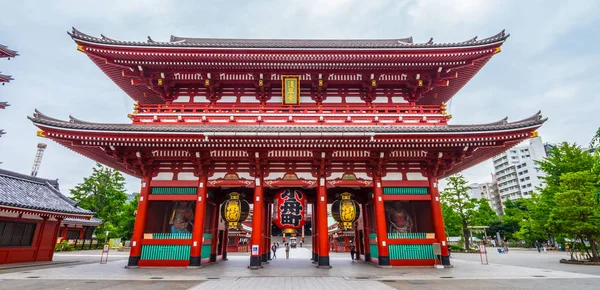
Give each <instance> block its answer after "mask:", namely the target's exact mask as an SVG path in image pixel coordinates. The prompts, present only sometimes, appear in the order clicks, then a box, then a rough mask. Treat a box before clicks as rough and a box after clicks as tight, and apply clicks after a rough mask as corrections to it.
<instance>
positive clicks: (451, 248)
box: [449, 245, 465, 252]
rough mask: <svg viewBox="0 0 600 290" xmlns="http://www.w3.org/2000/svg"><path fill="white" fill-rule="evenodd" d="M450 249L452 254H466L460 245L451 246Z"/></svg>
mask: <svg viewBox="0 0 600 290" xmlns="http://www.w3.org/2000/svg"><path fill="white" fill-rule="evenodd" d="M449 247H450V250H451V251H452V252H464V251H465V248H463V247H461V246H459V245H449Z"/></svg>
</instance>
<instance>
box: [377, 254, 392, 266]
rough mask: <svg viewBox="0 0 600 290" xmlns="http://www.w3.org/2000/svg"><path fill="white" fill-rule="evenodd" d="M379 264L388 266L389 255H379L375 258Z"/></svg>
mask: <svg viewBox="0 0 600 290" xmlns="http://www.w3.org/2000/svg"><path fill="white" fill-rule="evenodd" d="M377 260H378V261H379V263H377V264H378V265H379V266H389V265H390V257H389V256H379V257H378V258H377Z"/></svg>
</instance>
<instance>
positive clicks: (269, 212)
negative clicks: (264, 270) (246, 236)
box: [267, 203, 273, 260]
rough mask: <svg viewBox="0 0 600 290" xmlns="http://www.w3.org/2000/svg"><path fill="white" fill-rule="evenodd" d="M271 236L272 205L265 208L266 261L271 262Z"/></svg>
mask: <svg viewBox="0 0 600 290" xmlns="http://www.w3.org/2000/svg"><path fill="white" fill-rule="evenodd" d="M272 236H273V204H272V203H270V204H269V205H268V206H267V260H271V245H272V244H273V241H272V240H271V238H272Z"/></svg>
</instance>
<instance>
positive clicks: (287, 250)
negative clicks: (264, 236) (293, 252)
mask: <svg viewBox="0 0 600 290" xmlns="http://www.w3.org/2000/svg"><path fill="white" fill-rule="evenodd" d="M283 245H284V247H285V258H286V259H289V258H290V243H284V244H283ZM278 249H279V242H274V243H273V245H272V246H271V251H273V259H277V250H278Z"/></svg>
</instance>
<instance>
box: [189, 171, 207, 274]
mask: <svg viewBox="0 0 600 290" xmlns="http://www.w3.org/2000/svg"><path fill="white" fill-rule="evenodd" d="M207 185H208V175H206V174H200V178H199V180H198V190H197V198H196V213H195V214H194V228H193V230H192V250H191V252H190V267H199V266H200V261H201V260H202V241H203V240H204V218H205V215H206V198H207V192H208V188H207Z"/></svg>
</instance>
